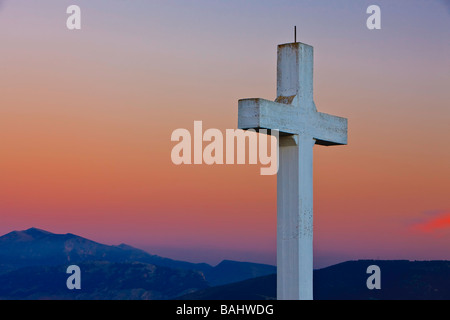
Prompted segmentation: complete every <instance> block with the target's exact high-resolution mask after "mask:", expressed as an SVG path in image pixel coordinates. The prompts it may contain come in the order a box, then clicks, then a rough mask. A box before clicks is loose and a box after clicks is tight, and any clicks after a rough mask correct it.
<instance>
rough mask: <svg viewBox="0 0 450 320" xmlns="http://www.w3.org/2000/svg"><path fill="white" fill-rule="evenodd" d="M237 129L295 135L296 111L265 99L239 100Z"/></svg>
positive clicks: (296, 130) (289, 106) (287, 105)
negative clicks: (271, 130) (275, 131)
mask: <svg viewBox="0 0 450 320" xmlns="http://www.w3.org/2000/svg"><path fill="white" fill-rule="evenodd" d="M238 109H239V117H238V128H239V129H273V130H279V131H280V133H287V134H296V133H298V128H296V125H295V121H293V119H295V118H297V117H298V111H297V110H296V108H295V106H293V105H289V104H283V103H277V102H273V101H270V100H266V99H259V98H255V99H242V100H239V108H238Z"/></svg>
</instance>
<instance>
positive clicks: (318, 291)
mask: <svg viewBox="0 0 450 320" xmlns="http://www.w3.org/2000/svg"><path fill="white" fill-rule="evenodd" d="M371 265H377V266H378V267H380V270H381V277H380V278H381V289H380V290H375V289H374V290H369V289H368V288H367V286H366V281H367V278H368V277H369V276H370V275H369V274H367V273H366V271H367V267H368V266H371ZM276 291H277V277H276V274H273V275H267V276H263V277H258V278H254V279H248V280H244V281H241V282H237V283H231V284H227V285H223V286H217V287H212V288H205V289H201V290H197V291H195V292H191V293H188V294H186V295H182V296H181V297H178V298H177V299H180V300H240V299H243V300H274V299H276ZM313 291H314V300H450V261H407V260H358V261H347V262H343V263H339V264H336V265H333V266H330V267H327V268H323V269H319V270H314V289H313Z"/></svg>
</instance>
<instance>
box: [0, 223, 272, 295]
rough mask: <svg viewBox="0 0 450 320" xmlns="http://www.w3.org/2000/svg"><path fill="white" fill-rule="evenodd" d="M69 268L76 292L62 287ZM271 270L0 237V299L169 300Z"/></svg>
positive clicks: (89, 244) (31, 236)
mask: <svg viewBox="0 0 450 320" xmlns="http://www.w3.org/2000/svg"><path fill="white" fill-rule="evenodd" d="M73 264H75V265H78V266H79V267H80V268H81V270H82V274H83V280H82V282H83V289H82V290H80V291H79V292H78V291H74V292H72V291H69V290H68V289H67V287H66V279H67V277H68V275H67V274H66V268H67V267H68V266H69V265H73ZM274 272H276V267H274V266H270V265H265V264H257V263H249V262H238V261H228V260H225V261H222V262H221V263H220V264H218V265H217V266H214V267H213V266H211V265H209V264H206V263H190V262H185V261H178V260H173V259H169V258H164V257H160V256H157V255H152V254H149V253H147V252H145V251H143V250H140V249H137V248H134V247H131V246H128V245H126V244H121V245H118V246H110V245H105V244H101V243H98V242H95V241H92V240H89V239H86V238H83V237H80V236H77V235H74V234H71V233H68V234H54V233H51V232H48V231H45V230H41V229H37V228H30V229H28V230H23V231H13V232H10V233H8V234H6V235H4V236H2V237H0V299H41V298H57V299H58V298H59V299H171V298H174V297H177V296H179V295H182V294H185V293H188V292H192V291H196V290H199V289H204V288H207V287H211V286H217V285H223V284H228V283H232V282H237V281H241V280H245V279H250V278H254V277H259V276H262V275H267V274H272V273H274Z"/></svg>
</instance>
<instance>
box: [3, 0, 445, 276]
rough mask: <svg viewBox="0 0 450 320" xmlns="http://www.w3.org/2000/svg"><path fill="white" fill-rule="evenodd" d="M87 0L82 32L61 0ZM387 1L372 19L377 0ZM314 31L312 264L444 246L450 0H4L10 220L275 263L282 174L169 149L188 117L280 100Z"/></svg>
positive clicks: (10, 226)
mask: <svg viewBox="0 0 450 320" xmlns="http://www.w3.org/2000/svg"><path fill="white" fill-rule="evenodd" d="M72 4H76V5H79V6H80V8H81V21H82V22H81V23H82V28H81V30H72V31H70V30H68V29H67V28H66V20H67V18H68V14H67V13H66V9H67V7H68V6H69V5H72ZM372 4H377V5H379V6H380V8H381V30H369V29H368V28H367V27H366V20H367V18H368V17H369V15H368V14H367V13H366V9H367V7H368V6H370V5H372ZM294 25H295V26H297V40H298V41H300V42H303V43H307V44H310V45H312V46H313V47H314V54H315V56H314V60H315V65H314V99H315V103H316V106H317V108H318V110H319V111H321V112H326V113H330V114H334V115H338V116H341V117H345V118H348V123H349V137H348V142H349V143H348V145H347V146H339V147H322V146H316V147H315V148H314V254H315V256H314V265H315V267H316V268H320V267H324V266H327V265H331V264H334V263H337V262H341V261H345V260H351V259H410V260H430V259H439V260H444V259H450V250H449V249H450V197H449V191H450V165H449V163H450V147H449V146H450V125H449V124H450V90H449V84H450V41H449V39H450V5H449V1H440V0H433V1H426V2H425V1H420V0H407V1H406V0H396V1H388V0H379V1H361V0H342V1H339V2H338V1H333V0H320V1H307V0H297V1H287V0H281V1H275V0H273V1H269V0H259V1H250V0H249V1H241V0H240V1H237V0H229V1H225V0H209V1H206V0H196V1H195V0H192V1H184V0H183V1H181V0H179V1H158V0H152V1H148V0H134V1H123V0H94V1H92V0H89V1H88V0H71V1H65V0H64V1H62V0H39V1H37V0H35V1H30V0H14V1H12V0H3V1H0V43H1V51H0V93H1V94H0V234H5V233H8V232H10V231H13V230H23V229H28V228H30V227H37V228H41V229H45V230H48V231H51V232H55V233H75V234H77V235H80V236H83V237H86V238H89V239H92V240H95V241H98V242H102V243H106V244H120V243H127V244H129V245H133V246H135V247H139V248H142V249H145V250H147V251H149V252H151V253H154V254H159V255H162V256H166V257H170V258H175V259H182V260H187V261H193V262H208V263H211V264H217V263H219V262H220V261H221V260H223V259H232V260H241V261H253V262H261V263H270V264H275V263H276V176H261V175H260V174H259V169H260V167H259V166H258V165H212V166H209V165H182V166H176V165H174V164H173V163H172V161H171V158H170V156H171V150H172V148H173V147H174V145H175V144H176V143H174V142H172V141H171V139H170V138H171V134H172V132H173V131H174V130H176V129H178V128H186V129H188V130H193V124H194V121H196V120H201V121H203V127H204V129H206V128H218V129H220V130H226V129H228V128H230V129H233V128H236V127H237V118H238V109H237V102H238V100H239V99H242V98H251V97H261V98H265V99H270V100H274V99H275V98H276V49H277V45H278V44H282V43H287V42H292V41H293V26H294Z"/></svg>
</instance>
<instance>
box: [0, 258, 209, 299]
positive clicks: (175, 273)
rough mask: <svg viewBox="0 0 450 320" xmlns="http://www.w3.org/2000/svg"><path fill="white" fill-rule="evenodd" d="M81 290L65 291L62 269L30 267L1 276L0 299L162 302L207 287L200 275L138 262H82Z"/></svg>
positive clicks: (59, 267)
mask: <svg viewBox="0 0 450 320" xmlns="http://www.w3.org/2000/svg"><path fill="white" fill-rule="evenodd" d="M78 266H79V267H80V269H81V270H82V277H81V279H82V280H81V290H68V289H67V287H66V280H67V277H68V276H69V275H67V274H66V267H65V266H30V267H24V268H20V269H17V270H14V271H11V272H8V273H4V274H2V275H0V284H1V285H0V299H8V300H11V299H13V300H43V299H58V300H68V299H70V300H164V299H171V298H174V297H176V296H179V295H180V294H185V293H189V292H192V291H196V290H199V289H203V288H206V287H208V283H207V282H206V280H205V278H204V277H203V275H202V274H201V273H200V272H196V271H191V270H180V269H171V268H167V267H160V266H155V265H151V264H146V263H140V262H124V263H118V262H105V261H103V262H98V261H96V262H84V263H81V264H79V265H78Z"/></svg>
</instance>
